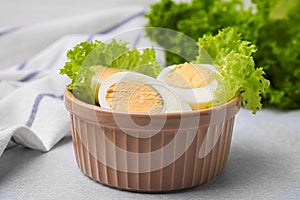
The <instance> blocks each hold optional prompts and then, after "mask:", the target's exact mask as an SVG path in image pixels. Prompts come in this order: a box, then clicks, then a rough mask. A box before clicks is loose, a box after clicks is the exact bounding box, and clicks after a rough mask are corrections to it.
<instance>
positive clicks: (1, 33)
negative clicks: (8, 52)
mask: <svg viewBox="0 0 300 200" xmlns="http://www.w3.org/2000/svg"><path fill="white" fill-rule="evenodd" d="M20 28H21V26H16V27H12V28H9V29H6V30H3V31H1V32H0V37H1V36H3V35H6V34H9V33H12V32H14V31H16V30H18V29H20Z"/></svg>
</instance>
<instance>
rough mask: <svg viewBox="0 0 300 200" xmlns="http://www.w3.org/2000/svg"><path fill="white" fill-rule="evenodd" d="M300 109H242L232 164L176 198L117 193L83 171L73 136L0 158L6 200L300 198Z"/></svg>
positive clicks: (1, 192) (0, 189)
mask: <svg viewBox="0 0 300 200" xmlns="http://www.w3.org/2000/svg"><path fill="white" fill-rule="evenodd" d="M299 122H300V110H298V111H293V112H280V111H276V110H275V111H272V110H263V111H261V112H259V113H257V115H252V114H251V112H250V111H248V110H244V109H242V110H241V111H240V112H239V114H238V115H237V118H236V123H235V129H234V136H233V141H232V146H231V152H230V156H229V160H228V161H227V164H226V168H225V170H224V172H223V173H222V174H221V175H220V176H219V177H217V178H216V179H214V180H213V181H211V182H209V183H207V184H205V185H203V186H200V187H197V188H194V189H190V190H185V191H181V192H176V193H171V194H139V193H131V192H125V191H119V190H116V189H111V188H109V187H106V186H103V185H101V184H98V183H96V182H94V181H92V180H91V179H89V178H88V177H86V176H84V175H83V174H82V173H81V172H80V170H79V169H78V167H77V164H76V161H75V157H74V153H73V146H72V140H71V137H66V138H64V139H63V140H62V141H61V142H60V143H59V144H57V145H56V146H55V147H54V148H53V150H51V151H50V152H48V153H41V152H38V151H34V150H30V149H25V148H23V147H20V146H19V147H15V148H12V149H9V150H7V151H5V152H4V154H3V155H2V157H0V199H1V200H2V199H3V200H12V199H13V200H15V199H16V200H21V199H22V200H23V199H26V200H27V199H31V200H35V199H36V200H40V199H65V200H67V199H72V200H77V199H85V200H90V199H115V200H119V199H120V200H121V199H122V200H125V199H133V200H134V199H144V200H145V199H151V200H156V199H159V200H162V199H300V125H299Z"/></svg>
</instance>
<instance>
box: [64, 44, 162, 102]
mask: <svg viewBox="0 0 300 200" xmlns="http://www.w3.org/2000/svg"><path fill="white" fill-rule="evenodd" d="M67 57H68V61H67V62H66V63H65V65H64V67H63V68H61V69H60V74H62V75H67V76H68V77H69V78H71V80H72V82H71V83H70V84H69V85H67V89H68V90H70V91H72V92H73V94H74V96H76V97H77V98H78V99H80V100H82V101H84V102H86V103H89V104H95V99H94V94H93V90H92V88H91V79H92V77H93V75H94V72H93V71H92V70H90V67H91V66H96V65H102V66H106V67H112V68H118V69H123V70H131V71H135V72H139V73H143V74H146V75H149V76H152V77H156V76H157V75H158V74H159V73H160V71H161V67H160V66H159V64H158V63H157V62H156V55H155V51H154V49H153V48H151V49H144V50H143V51H142V52H140V51H138V50H137V49H136V48H134V49H132V50H130V49H129V47H128V43H127V42H123V41H116V40H115V39H113V40H112V41H111V42H110V43H104V42H101V41H93V42H82V43H80V44H78V45H76V46H75V47H74V48H73V49H71V50H69V51H68V52H67Z"/></svg>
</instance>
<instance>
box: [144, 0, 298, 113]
mask: <svg viewBox="0 0 300 200" xmlns="http://www.w3.org/2000/svg"><path fill="white" fill-rule="evenodd" d="M252 3H253V5H252V6H250V7H249V8H245V5H244V3H243V0H227V1H224V0H192V1H191V2H189V3H187V2H180V3H175V2H174V1H172V0H161V1H160V2H157V3H155V4H153V5H152V6H151V10H150V12H149V13H147V14H146V17H147V18H148V19H149V23H148V24H147V25H146V27H163V28H167V29H172V30H175V31H178V32H181V33H184V34H186V35H188V36H190V37H191V38H193V39H194V40H197V39H198V38H199V37H202V36H203V35H204V34H217V33H218V31H219V30H221V29H223V28H226V27H235V28H236V29H237V30H238V32H240V33H241V34H242V36H243V38H244V39H246V40H248V41H251V42H252V43H253V44H255V46H256V47H257V51H256V52H255V53H254V54H253V57H254V60H255V63H256V64H257V65H258V66H261V67H263V69H264V71H265V72H266V78H267V79H269V80H270V83H271V85H270V87H269V89H268V90H267V91H266V93H265V94H264V97H263V101H264V103H267V104H269V105H273V106H276V107H277V108H281V109H299V108H300V68H299V66H300V51H299V44H300V26H299V21H300V12H299V7H300V1H299V0H288V1H286V0H252ZM147 30H148V31H147ZM146 31H147V35H148V36H149V37H150V38H151V39H152V40H153V41H155V42H157V43H158V44H160V45H161V46H163V47H165V46H166V45H165V44H168V43H172V44H173V46H175V47H176V46H177V47H178V48H180V47H181V45H182V44H183V41H182V40H181V39H180V38H170V37H169V36H168V35H167V34H161V33H160V32H159V31H157V30H155V29H146ZM166 47H168V46H166ZM175 47H174V48H175ZM182 51H185V53H186V54H188V55H190V56H191V57H193V56H194V57H195V56H196V55H195V54H194V51H193V50H191V49H189V48H184V49H182ZM179 55H181V54H180V53H179ZM187 57H188V56H187ZM166 59H167V62H168V63H169V64H175V63H182V62H185V61H186V60H185V59H184V58H182V57H180V56H178V55H176V54H172V53H169V52H167V53H166Z"/></svg>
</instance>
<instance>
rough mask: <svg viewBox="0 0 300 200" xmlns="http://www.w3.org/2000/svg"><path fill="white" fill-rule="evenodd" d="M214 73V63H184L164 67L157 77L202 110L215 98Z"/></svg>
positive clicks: (215, 82) (194, 106)
mask: <svg viewBox="0 0 300 200" xmlns="http://www.w3.org/2000/svg"><path fill="white" fill-rule="evenodd" d="M214 73H217V70H216V69H215V67H214V66H212V65H209V64H191V63H184V64H179V65H172V66H169V67H166V68H164V69H163V70H162V71H161V73H160V74H159V75H158V77H157V79H158V80H160V81H162V82H163V83H165V84H167V85H168V86H169V87H170V88H172V89H173V90H174V91H175V92H176V93H177V94H178V95H179V96H180V97H181V98H183V99H184V100H185V101H187V102H188V103H189V104H190V106H191V108H192V109H193V110H200V109H205V108H208V107H209V105H210V103H211V102H212V100H213V99H214V94H213V91H214V89H215V88H216V86H217V81H216V80H215V78H214V75H213V74H214Z"/></svg>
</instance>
